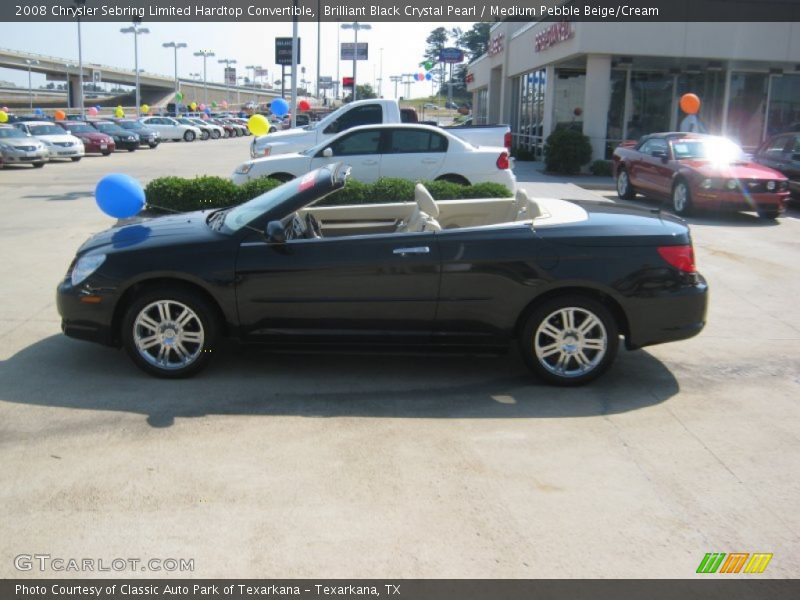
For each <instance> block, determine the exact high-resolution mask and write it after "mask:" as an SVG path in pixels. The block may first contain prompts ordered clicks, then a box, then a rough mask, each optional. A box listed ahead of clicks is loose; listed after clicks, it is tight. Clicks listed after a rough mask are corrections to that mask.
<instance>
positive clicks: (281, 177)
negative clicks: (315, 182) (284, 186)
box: [269, 173, 295, 183]
mask: <svg viewBox="0 0 800 600" xmlns="http://www.w3.org/2000/svg"><path fill="white" fill-rule="evenodd" d="M269 178H270V179H277V180H278V181H280V182H281V183H286V182H287V181H291V180H292V179H295V176H294V175H292V174H291V173H273V174H272V175H270V176H269Z"/></svg>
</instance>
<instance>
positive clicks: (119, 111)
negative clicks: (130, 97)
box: [114, 106, 125, 119]
mask: <svg viewBox="0 0 800 600" xmlns="http://www.w3.org/2000/svg"><path fill="white" fill-rule="evenodd" d="M114 115H115V116H116V117H117V118H118V119H121V118H122V117H124V116H125V111H124V110H122V107H121V106H118V107H117V109H116V110H115V111H114Z"/></svg>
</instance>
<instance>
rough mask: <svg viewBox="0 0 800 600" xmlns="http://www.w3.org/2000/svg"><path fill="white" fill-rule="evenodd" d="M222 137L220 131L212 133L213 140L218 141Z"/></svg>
mask: <svg viewBox="0 0 800 600" xmlns="http://www.w3.org/2000/svg"><path fill="white" fill-rule="evenodd" d="M221 136H222V134H221V133H220V132H219V131H217V130H216V129H215V130H214V131H212V132H211V138H212V139H215V140H218V139H219V138H220V137H221Z"/></svg>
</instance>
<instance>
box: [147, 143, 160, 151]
mask: <svg viewBox="0 0 800 600" xmlns="http://www.w3.org/2000/svg"><path fill="white" fill-rule="evenodd" d="M147 145H148V146H150V149H151V150H155V149H156V148H158V142H154V143H151V144H147Z"/></svg>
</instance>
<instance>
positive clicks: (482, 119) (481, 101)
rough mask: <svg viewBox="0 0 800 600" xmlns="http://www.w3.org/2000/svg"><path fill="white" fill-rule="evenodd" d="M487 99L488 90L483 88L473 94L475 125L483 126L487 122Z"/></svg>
mask: <svg viewBox="0 0 800 600" xmlns="http://www.w3.org/2000/svg"><path fill="white" fill-rule="evenodd" d="M488 98H489V90H488V88H483V89H482V90H478V91H477V92H475V110H474V113H475V119H474V123H475V125H485V124H486V123H487V122H488V120H489V103H488V102H487V100H488Z"/></svg>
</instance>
